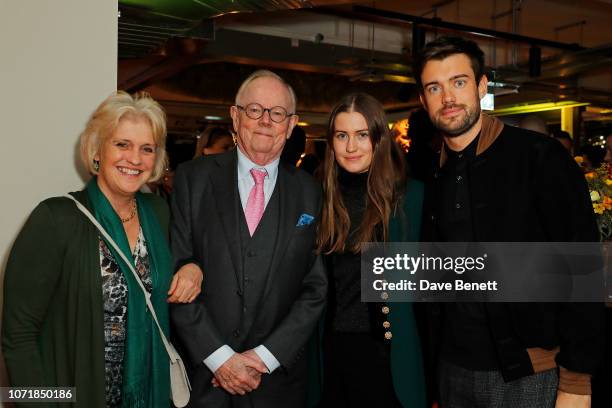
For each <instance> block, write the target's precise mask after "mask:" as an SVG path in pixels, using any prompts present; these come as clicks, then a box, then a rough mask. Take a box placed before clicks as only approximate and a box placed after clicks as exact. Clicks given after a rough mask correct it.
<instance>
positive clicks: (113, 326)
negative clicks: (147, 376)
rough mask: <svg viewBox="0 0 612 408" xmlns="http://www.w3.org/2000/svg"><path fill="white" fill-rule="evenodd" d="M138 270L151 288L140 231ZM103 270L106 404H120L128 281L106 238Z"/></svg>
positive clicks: (135, 256) (102, 250) (102, 247)
mask: <svg viewBox="0 0 612 408" xmlns="http://www.w3.org/2000/svg"><path fill="white" fill-rule="evenodd" d="M132 257H133V259H134V263H135V266H136V268H135V269H136V272H137V273H138V275H139V276H140V279H141V280H142V283H143V285H144V287H145V289H146V290H147V291H148V292H149V293H150V292H151V288H152V282H151V272H150V269H149V256H148V253H147V246H146V242H145V239H144V235H143V234H142V229H141V230H140V231H139V232H138V238H137V240H136V245H135V246H134V252H133V253H132ZM100 269H101V273H102V300H103V302H104V361H105V363H104V365H105V377H106V393H105V394H106V406H107V407H109V408H110V407H120V406H121V388H122V383H123V352H124V346H125V339H126V335H127V332H126V330H127V306H128V305H127V291H128V288H127V283H126V280H125V276H124V275H123V273H122V272H121V270H120V269H119V266H118V265H117V263H116V262H115V258H114V257H113V255H112V253H111V251H110V250H109V249H108V247H107V245H106V243H105V242H104V240H102V239H100Z"/></svg>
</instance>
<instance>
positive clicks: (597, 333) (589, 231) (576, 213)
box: [415, 37, 604, 408]
mask: <svg viewBox="0 0 612 408" xmlns="http://www.w3.org/2000/svg"><path fill="white" fill-rule="evenodd" d="M415 77H416V78H417V82H418V85H419V92H420V100H421V103H422V105H423V107H424V108H425V110H426V111H427V112H428V114H429V117H430V118H431V121H432V123H433V124H434V126H435V127H436V128H437V129H438V130H439V131H440V133H441V134H442V137H443V139H444V143H443V146H442V149H441V152H440V157H439V163H438V165H436V169H435V170H434V171H433V179H432V180H431V182H430V183H429V185H428V186H427V187H426V196H425V205H424V207H425V210H424V215H425V218H424V221H423V231H424V237H423V238H424V240H425V241H438V242H445V241H448V242H548V241H550V242H572V241H585V242H591V241H598V238H599V237H598V233H597V228H596V224H595V219H594V215H593V210H592V208H591V204H590V199H589V192H588V188H587V186H586V183H585V180H584V178H583V176H582V174H581V172H580V170H579V168H578V166H577V165H576V164H575V163H574V162H573V160H572V158H571V157H570V156H569V155H568V154H567V152H565V151H564V150H563V148H562V146H561V145H560V144H559V143H557V142H556V141H555V140H553V139H552V138H549V137H546V136H543V135H540V134H537V133H535V132H531V131H527V130H522V129H518V128H515V127H512V126H507V125H504V124H503V123H502V122H501V121H499V120H497V119H496V118H493V117H489V116H487V115H485V114H484V113H482V112H481V109H480V99H481V98H482V97H483V96H484V95H485V93H486V91H487V77H486V75H485V73H484V54H483V52H482V51H481V50H480V48H479V47H478V46H477V45H476V44H475V43H474V42H472V41H468V40H464V39H461V38H455V37H442V38H439V39H437V40H435V41H433V42H431V43H429V44H427V45H426V46H425V48H424V49H423V51H422V53H421V56H420V58H419V59H418V60H417V61H416V64H415ZM430 311H431V313H432V321H434V322H435V324H434V326H435V330H436V336H435V338H436V339H438V340H439V341H438V344H437V346H438V347H437V348H438V353H437V354H438V356H439V357H438V362H437V364H438V380H439V398H440V406H441V408H447V407H452V408H462V407H465V408H471V407H500V408H509V407H553V406H556V407H557V408H562V407H572V408H576V407H589V406H590V401H591V399H590V398H591V397H590V393H591V391H590V377H591V375H592V373H594V371H595V369H596V368H597V365H598V361H599V360H600V358H601V355H602V352H603V351H602V350H603V342H604V340H603V334H602V333H603V306H602V305H599V304H589V303H582V304H571V303H568V304H552V303H448V304H437V305H432V308H431V310H430Z"/></svg>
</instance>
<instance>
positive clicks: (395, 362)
mask: <svg viewBox="0 0 612 408" xmlns="http://www.w3.org/2000/svg"><path fill="white" fill-rule="evenodd" d="M403 208H404V214H403V216H399V217H398V216H396V217H393V218H392V219H391V220H390V221H389V238H390V241H391V242H416V241H418V240H419V238H420V234H421V213H422V210H423V184H422V183H421V182H419V181H416V180H411V181H409V182H408V185H407V187H406V193H405V198H404V206H403ZM389 309H390V312H389V315H388V320H389V323H391V331H392V333H393V337H392V339H391V374H392V376H393V387H394V388H395V394H396V396H397V399H398V400H399V401H400V403H401V404H402V406H403V407H404V408H413V407H414V408H422V407H425V406H426V392H425V375H424V373H423V362H422V356H421V344H420V341H419V334H418V331H417V326H416V321H415V318H414V312H413V310H412V304H411V303H407V302H398V303H390V304H389Z"/></svg>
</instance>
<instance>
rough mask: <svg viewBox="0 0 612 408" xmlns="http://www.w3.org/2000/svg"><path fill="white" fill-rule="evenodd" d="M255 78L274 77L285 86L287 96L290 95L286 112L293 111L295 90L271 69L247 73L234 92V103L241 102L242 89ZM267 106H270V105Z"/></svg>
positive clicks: (294, 107) (295, 103)
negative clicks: (247, 75) (246, 76)
mask: <svg viewBox="0 0 612 408" xmlns="http://www.w3.org/2000/svg"><path fill="white" fill-rule="evenodd" d="M257 78H274V79H276V80H277V81H278V82H280V83H281V84H283V85H285V87H287V91H289V96H290V97H291V106H290V107H289V111H290V112H288V113H295V109H296V108H297V98H296V97H295V92H293V88H291V85H289V84H288V83H287V82H285V80H284V79H283V78H281V77H280V76H279V75H277V74H275V73H274V72H272V71H268V70H267V69H260V70H257V71H255V72H253V73H252V74H251V75H249V77H248V78H247V79H245V80H244V82H242V85H240V88H238V93H236V101H235V104H236V105H240V104H241V103H240V100H241V99H242V95H243V94H244V91H245V90H246V88H247V87H248V86H249V84H250V83H251V82H253V81H254V80H256V79H257ZM269 107H270V108H271V107H272V106H269Z"/></svg>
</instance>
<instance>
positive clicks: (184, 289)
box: [168, 263, 204, 303]
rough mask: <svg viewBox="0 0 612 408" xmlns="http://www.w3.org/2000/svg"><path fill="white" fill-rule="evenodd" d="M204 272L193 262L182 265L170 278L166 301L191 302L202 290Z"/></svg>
mask: <svg viewBox="0 0 612 408" xmlns="http://www.w3.org/2000/svg"><path fill="white" fill-rule="evenodd" d="M203 279H204V274H203V273H202V270H201V269H200V267H199V266H198V265H196V264H194V263H189V264H186V265H183V266H182V267H181V269H179V270H178V271H177V272H176V273H175V274H174V277H173V278H172V283H171V284H170V290H169V291H168V303H191V302H193V300H194V299H195V298H196V297H197V296H198V295H199V294H200V292H201V291H202V280H203Z"/></svg>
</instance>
